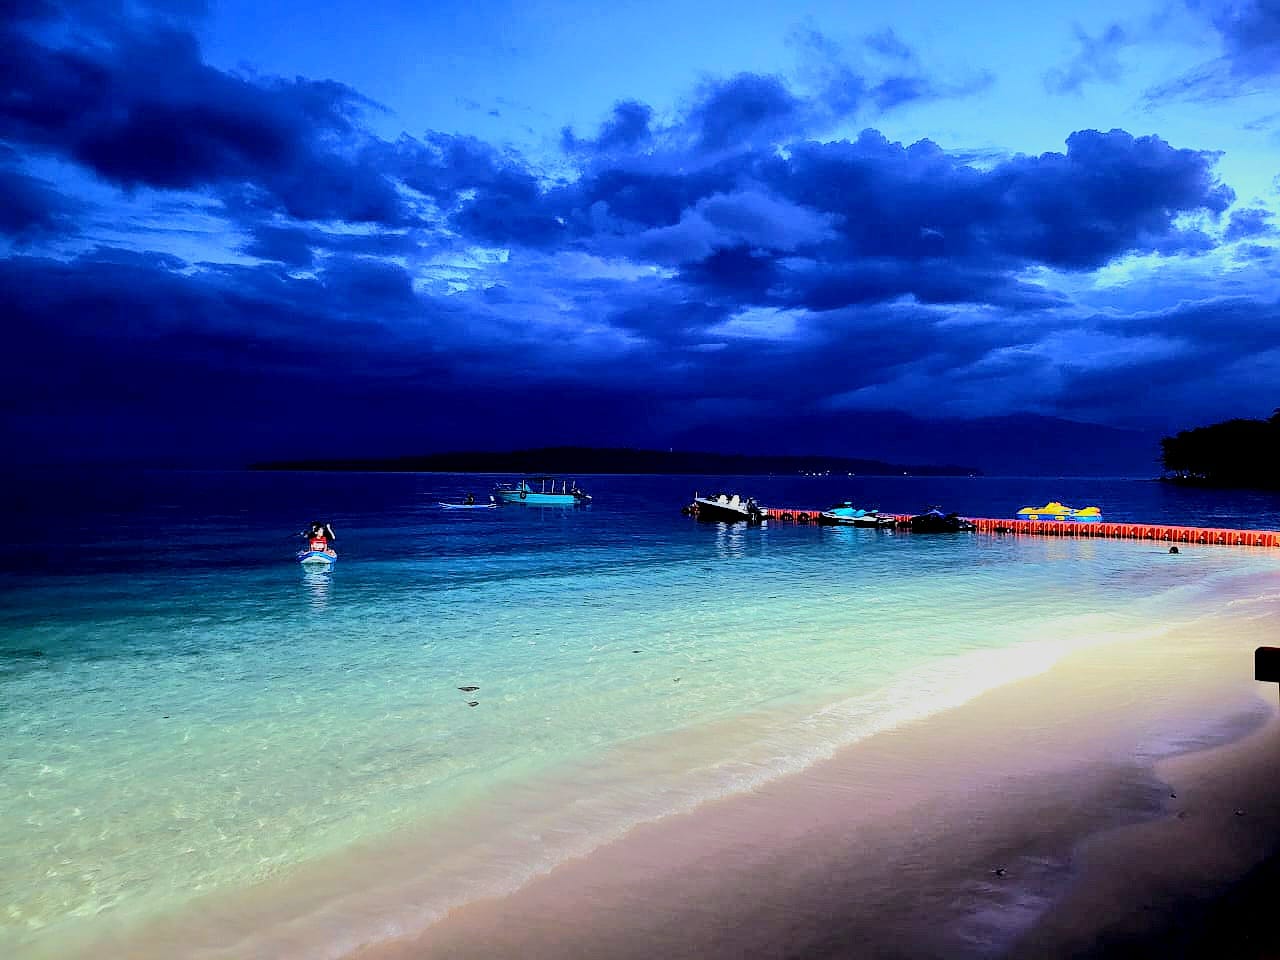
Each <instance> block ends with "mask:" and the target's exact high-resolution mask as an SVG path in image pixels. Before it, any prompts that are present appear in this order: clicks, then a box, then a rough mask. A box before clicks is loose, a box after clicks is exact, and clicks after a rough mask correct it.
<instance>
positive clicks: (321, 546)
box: [311, 537, 329, 553]
mask: <svg viewBox="0 0 1280 960" xmlns="http://www.w3.org/2000/svg"><path fill="white" fill-rule="evenodd" d="M311 549H312V550H314V551H315V552H316V553H324V552H325V551H326V550H327V549H329V541H328V540H326V539H325V538H324V537H312V538H311Z"/></svg>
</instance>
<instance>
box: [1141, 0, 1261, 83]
mask: <svg viewBox="0 0 1280 960" xmlns="http://www.w3.org/2000/svg"><path fill="white" fill-rule="evenodd" d="M1186 3H1187V6H1188V7H1189V8H1190V9H1191V10H1192V11H1193V12H1195V13H1197V14H1199V15H1200V16H1202V17H1203V18H1204V20H1205V22H1206V23H1207V24H1208V26H1209V27H1211V28H1212V30H1213V31H1214V32H1215V33H1216V34H1217V36H1218V38H1219V40H1220V41H1221V45H1222V53H1221V55H1220V56H1218V57H1215V58H1214V59H1212V60H1207V61H1205V62H1203V63H1199V64H1196V65H1195V66H1193V67H1192V68H1190V69H1189V70H1187V71H1185V72H1184V73H1182V74H1181V75H1179V76H1177V77H1175V78H1174V79H1172V80H1170V81H1167V82H1165V83H1162V84H1159V85H1157V86H1156V87H1154V88H1152V89H1151V90H1149V91H1148V92H1147V98H1148V99H1149V100H1151V101H1153V102H1158V101H1161V100H1165V99H1171V98H1184V97H1185V98H1188V99H1197V100H1223V99H1230V98H1233V97H1239V96H1244V95H1248V94H1254V93H1259V92H1261V91H1264V90H1271V89H1274V88H1275V86H1276V84H1277V81H1278V80H1280V6H1278V5H1277V4H1276V3H1275V0H1186Z"/></svg>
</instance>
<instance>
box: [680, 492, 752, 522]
mask: <svg viewBox="0 0 1280 960" xmlns="http://www.w3.org/2000/svg"><path fill="white" fill-rule="evenodd" d="M689 512H690V513H691V514H693V516H695V517H697V518H698V519H699V520H707V521H710V522H712V523H753V524H754V523H763V522H764V520H765V517H767V516H768V515H769V512H768V511H767V510H765V509H763V508H761V507H760V506H758V505H757V504H756V502H755V500H754V499H753V498H751V497H748V498H747V499H746V500H743V499H742V498H741V497H740V496H739V495H738V494H736V493H735V494H734V495H733V496H728V495H727V494H723V493H722V494H720V495H719V496H715V497H699V496H697V495H696V494H695V495H694V498H693V503H692V504H690V505H689Z"/></svg>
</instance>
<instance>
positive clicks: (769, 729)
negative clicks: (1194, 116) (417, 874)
mask: <svg viewBox="0 0 1280 960" xmlns="http://www.w3.org/2000/svg"><path fill="white" fill-rule="evenodd" d="M485 482H487V481H485ZM930 482H931V483H938V482H939V481H930ZM74 483H75V481H74V480H71V479H67V478H65V477H61V476H59V477H56V478H52V479H49V478H46V479H45V480H43V481H42V482H41V483H39V484H36V485H32V486H30V487H28V488H27V492H26V493H25V494H24V495H25V497H26V498H27V500H26V506H27V507H28V509H27V511H26V513H25V517H26V519H25V520H24V521H22V522H21V523H20V524H19V525H18V526H17V527H16V528H15V529H14V530H12V531H11V532H10V537H9V540H8V542H7V544H6V548H5V552H4V555H3V561H4V562H3V570H4V574H3V576H4V580H3V607H2V610H0V643H2V646H0V650H2V651H3V654H4V657H3V661H2V662H0V711H2V713H3V721H4V722H3V726H2V727H0V748H2V750H0V757H3V761H4V769H5V777H4V779H5V784H6V789H5V790H4V791H0V855H2V856H3V861H4V864H3V866H4V868H3V869H0V947H4V948H5V950H6V952H8V953H10V954H12V953H13V952H15V951H17V952H22V951H24V950H26V949H33V950H34V949H37V948H40V947H42V946H45V947H47V946H48V945H49V944H56V943H57V942H58V938H59V937H62V936H69V935H77V934H79V933H81V932H84V931H89V930H91V929H92V928H93V927H94V925H95V924H100V923H104V922H114V921H115V920H116V919H117V918H120V917H135V916H138V917H146V916H162V915H164V914H166V913H171V912H173V911H177V910H180V909H181V908H183V907H184V906H185V905H188V904H190V903H191V902H193V901H194V900H196V899H197V898H199V897H201V896H204V895H208V894H225V893H227V892H230V891H237V890H245V889H252V888H253V887H254V886H255V885H258V884H262V883H264V882H267V881H281V880H287V879H288V878H289V877H290V875H291V874H292V872H294V871H297V870H298V869H299V868H300V867H302V866H304V865H307V864H313V863H316V862H320V861H322V860H323V859H324V858H325V857H326V856H327V855H334V854H337V853H341V852H342V851H344V850H348V849H350V848H351V847H352V846H353V845H357V844H360V843H365V842H368V841H370V840H371V839H373V838H378V837H385V836H388V835H391V834H393V833H394V832H396V831H404V830H412V831H413V832H414V833H415V835H416V836H419V837H428V838H429V837H431V836H433V835H439V836H442V837H444V836H449V835H450V832H451V831H453V830H456V828H457V825H458V824H460V823H463V822H466V821H467V820H468V818H473V817H475V816H476V815H477V811H487V812H488V815H489V816H490V817H491V818H492V821H493V822H502V823H503V824H504V825H505V827H506V828H510V829H511V830H512V831H513V832H512V834H511V836H512V837H522V838H523V839H524V840H525V841H527V843H526V844H525V845H524V846H522V847H519V846H517V845H514V844H513V845H509V846H507V847H506V848H504V849H505V852H504V853H503V855H502V857H503V858H504V859H505V861H506V862H504V863H503V864H502V869H501V870H499V871H496V872H495V873H494V874H493V876H492V877H491V878H488V879H486V878H484V877H483V876H482V874H483V871H479V873H477V876H478V877H479V879H478V881H477V882H478V883H479V884H480V886H477V888H476V889H475V890H473V891H472V892H473V893H474V894H476V895H479V894H480V893H481V892H484V891H485V890H489V891H493V890H497V889H501V888H502V885H503V884H504V883H506V884H508V885H509V884H510V883H512V882H514V881H515V880H518V879H519V878H520V877H522V876H524V875H527V873H528V871H529V870H533V869H539V868H545V867H546V866H547V865H548V864H549V863H552V862H554V861H555V859H556V858H557V857H558V856H562V855H568V853H569V852H572V851H578V852H581V850H582V849H584V848H587V847H589V846H590V844H591V843H592V842H594V841H595V840H597V839H599V838H600V837H602V836H605V835H607V834H608V833H609V831H610V829H611V828H619V827H622V826H625V825H626V823H627V822H631V821H634V820H636V819H643V818H645V817H651V816H656V815H660V814H662V813H663V812H664V811H666V810H669V809H675V808H678V807H681V806H688V805H689V804H691V803H696V802H697V800H698V799H699V797H700V796H712V795H716V794H718V793H724V792H731V791H733V790H735V789H742V788H744V787H746V786H748V785H749V784H750V783H751V782H755V781H758V779H759V778H761V777H767V776H772V775H776V774H778V773H782V772H786V770H788V769H794V768H796V767H797V766H799V765H803V763H804V762H807V760H808V759H812V758H813V757H817V756H821V755H823V754H824V753H826V752H829V751H830V750H832V749H834V748H835V747H837V746H838V745H839V744H840V743H843V742H849V741H850V740H852V739H856V738H857V737H859V736H862V735H866V734H867V733H870V732H873V731H874V730H875V729H879V728H883V727H884V726H888V725H892V724H893V723H895V722H900V721H901V720H902V719H904V718H909V717H911V716H917V715H921V714H923V713H927V712H929V711H931V710H936V709H941V708H943V707H945V706H946V705H948V704H949V703H951V702H959V701H962V700H963V699H966V698H967V697H970V696H973V695H975V694H976V693H977V692H979V691H980V690H981V689H984V688H986V687H990V686H993V685H996V684H998V683H1001V682H1005V681H1006V680H1008V679H1012V678H1014V677H1017V676H1020V675H1025V674H1026V673H1027V672H1031V671H1034V670H1036V669H1042V668H1043V667H1044V666H1047V665H1048V663H1050V662H1052V659H1053V657H1055V656H1057V655H1058V654H1060V653H1061V652H1063V651H1065V650H1067V649H1069V648H1071V647H1072V646H1074V645H1078V644H1082V643H1089V642H1095V641H1096V640H1098V639H1099V638H1102V637H1104V636H1119V635H1137V634H1141V633H1142V632H1144V631H1148V630H1150V629H1151V627H1152V624H1153V623H1169V622H1176V621H1178V619H1179V618H1191V617H1194V616H1197V615H1201V614H1203V613H1204V611H1205V608H1206V604H1207V603H1208V601H1209V599H1210V598H1211V597H1212V596H1213V594H1214V591H1215V590H1216V589H1220V587H1221V584H1222V583H1223V582H1224V581H1226V580H1228V579H1230V578H1234V577H1238V576H1240V575H1242V574H1247V573H1249V572H1251V571H1256V570H1265V569H1275V568H1276V566H1277V560H1276V558H1275V557H1273V556H1270V555H1268V554H1266V553H1262V552H1258V551H1247V550H1246V551H1241V550H1227V549H1216V550H1214V549H1201V550H1193V549H1188V550H1187V551H1186V552H1185V553H1184V555H1183V556H1181V557H1179V558H1177V559H1176V560H1173V559H1172V558H1169V557H1168V556H1167V555H1165V554H1164V552H1163V551H1164V548H1162V547H1159V546H1154V545H1150V544H1141V543H1126V542H1094V541H1056V540H1039V539H1033V538H1025V539H992V538H978V537H972V536H964V537H935V538H929V537H911V536H904V535H886V534H884V533H879V532H877V531H862V530H851V529H818V528H804V527H786V526H776V525H775V526H771V527H768V528H765V529H745V528H727V527H722V526H709V525H699V524H695V523H693V522H690V521H687V520H684V519H683V518H681V517H679V516H678V513H677V509H678V506H679V504H680V503H681V502H682V501H683V500H685V499H687V493H688V491H687V490H686V488H688V487H691V486H692V485H693V484H694V481H690V480H689V479H687V478H596V479H595V482H594V483H593V484H590V485H588V484H587V483H585V482H584V484H583V485H584V486H588V488H589V489H592V490H593V492H594V493H595V494H596V497H597V499H596V502H595V503H594V504H593V505H592V506H591V507H588V508H578V509H574V508H554V509H552V508H546V509H540V508H529V507H510V508H502V509H499V510H494V511H477V512H474V513H463V512H461V511H444V510H441V509H439V508H438V507H437V506H436V503H435V501H436V500H437V499H455V498H457V497H458V496H459V495H460V494H461V493H462V492H464V491H466V490H476V491H477V492H480V491H482V490H483V489H484V487H483V485H482V482H481V481H479V480H476V479H473V478H459V477H441V476H430V475H422V476H373V477H352V476H344V477H325V476H317V475H250V474H244V475H241V474H227V475H189V474H146V475H120V476H118V477H114V478H109V479H108V480H107V481H104V482H100V483H99V484H98V485H97V487H96V489H95V490H93V491H92V493H86V495H85V496H84V497H83V498H81V499H80V500H77V501H74V502H75V503H76V504H77V505H76V506H75V507H74V508H68V507H66V506H65V504H67V503H69V502H72V501H71V500H69V499H68V498H67V497H66V496H65V495H64V494H65V492H66V490H67V488H68V486H69V485H70V486H74ZM770 483H773V484H775V485H780V484H783V483H795V481H785V482H784V481H769V480H759V481H756V487H755V489H761V488H764V489H761V493H762V494H763V495H762V496H760V499H762V500H763V501H765V502H769V500H770V499H773V500H774V502H777V501H778V500H779V499H781V498H786V499H787V500H788V501H789V502H792V503H805V502H806V499H801V498H807V500H808V501H812V502H817V503H819V504H821V503H823V502H825V501H827V500H830V499H835V496H834V495H833V494H839V493H841V491H838V490H835V491H831V490H827V489H823V488H819V489H807V490H806V489H800V490H797V489H794V488H781V487H780V488H778V489H775V490H773V491H772V492H771V491H770V490H768V485H769V484H770ZM971 483H972V482H971ZM1000 483H1001V482H997V481H991V482H989V483H988V485H987V486H985V487H982V486H979V487H973V486H972V485H971V486H970V487H969V488H968V495H969V496H970V497H973V498H977V499H981V498H982V497H987V498H988V499H989V500H993V501H994V500H996V499H1014V500H1016V499H1017V494H1018V493H1021V492H1022V491H1021V490H1020V489H1019V490H1016V491H1014V490H1008V489H1006V488H1004V487H1002V486H1000ZM1084 483H1094V484H1104V482H1101V481H1089V482H1084ZM1126 491H1128V493H1129V496H1130V499H1139V498H1140V497H1141V496H1146V497H1148V498H1151V497H1163V496H1164V495H1165V494H1164V491H1154V492H1153V491H1152V490H1151V489H1150V485H1146V486H1141V487H1140V486H1137V485H1132V486H1129V487H1126V486H1124V485H1123V484H1122V483H1120V482H1110V486H1106V485H1102V486H1097V487H1096V488H1095V489H1084V490H1081V491H1079V492H1080V494H1081V495H1083V496H1088V495H1090V494H1092V495H1093V497H1092V499H1091V502H1093V501H1096V500H1097V499H1102V495H1103V494H1105V495H1107V496H1111V497H1113V498H1115V499H1117V500H1120V499H1122V498H1123V497H1124V496H1125V493H1126ZM1135 491H1136V492H1135ZM744 492H746V491H745V488H744ZM876 492H877V493H879V494H880V495H882V496H890V497H898V498H900V499H899V500H898V501H897V502H898V503H901V502H903V501H907V500H909V499H911V498H912V497H913V496H916V495H920V494H921V492H922V491H920V490H919V489H917V488H915V487H912V486H910V485H909V484H907V483H906V481H903V482H902V484H900V485H899V487H898V488H897V489H896V490H895V489H893V488H886V489H882V490H878V491H876ZM932 492H933V491H927V492H925V496H921V497H920V498H921V499H930V500H932V499H936V498H935V497H932V496H927V494H928V493H932ZM1053 493H1054V495H1055V496H1056V495H1057V490H1056V489H1055V491H1053ZM844 495H848V494H847V493H846V494H844ZM1033 499H1035V498H1031V499H1027V501H1026V502H1032V500H1033ZM1039 499H1040V500H1044V499H1046V498H1045V497H1044V496H1041V497H1039ZM55 501H56V502H57V503H58V504H61V505H62V506H61V507H59V508H58V509H56V510H55V509H54V507H53V506H52V504H53V503H54V502H55ZM885 505H886V506H888V507H890V508H891V509H892V508H897V503H894V504H889V503H886V504H885ZM904 506H905V507H907V508H909V507H910V504H909V503H907V504H904ZM1146 506H1147V508H1148V510H1149V511H1158V510H1159V509H1161V507H1160V504H1159V503H1157V502H1156V501H1154V500H1152V501H1150V502H1148V503H1147V504H1146ZM1261 507H1262V509H1263V511H1265V510H1266V509H1274V504H1269V503H1268V502H1265V501H1263V502H1261ZM1011 509H1016V504H1015V506H1014V507H1012V508H1011ZM1199 509H1201V510H1202V511H1203V512H1204V514H1205V516H1213V517H1219V516H1222V515H1230V514H1231V513H1232V511H1233V510H1234V511H1236V513H1238V514H1240V515H1241V516H1245V517H1246V519H1247V518H1248V516H1265V515H1266V514H1265V512H1264V513H1260V512H1259V502H1258V501H1256V500H1252V499H1245V500H1243V501H1232V500H1231V499H1230V498H1217V499H1215V500H1213V501H1212V503H1210V504H1208V505H1207V506H1206V505H1205V503H1203V502H1202V503H1201V506H1200V507H1199ZM1187 510H1188V508H1187V505H1186V504H1183V509H1182V511H1181V515H1180V516H1179V517H1178V518H1177V519H1179V520H1180V521H1181V522H1195V521H1196V520H1197V519H1199V518H1197V517H1188V516H1187V515H1186V514H1187ZM968 512H972V513H979V512H984V511H980V510H977V509H971V510H969V511H968ZM1008 512H1011V510H1010V511H1008ZM1108 512H1109V513H1111V514H1112V515H1114V513H1115V511H1114V510H1109V511H1108ZM312 514H314V515H316V516H326V517H329V518H332V519H333V521H334V523H335V526H336V527H337V531H338V541H337V546H338V550H339V554H340V558H341V559H340V560H339V563H338V565H337V568H336V569H335V570H334V571H333V573H332V574H310V573H304V572H302V571H300V570H299V569H298V567H297V566H296V565H295V564H293V563H292V562H291V561H290V558H291V556H292V551H293V550H294V549H295V543H294V541H293V540H292V539H291V537H290V534H291V533H292V531H293V530H294V529H296V528H297V527H299V526H301V524H302V523H303V522H305V521H306V520H309V519H311V515H312ZM1138 518H1144V519H1145V518H1149V519H1160V518H1159V517H1153V516H1150V515H1149V514H1148V515H1147V516H1143V515H1141V514H1140V515H1139V516H1138ZM1209 522H1223V521H1222V520H1220V519H1219V520H1217V521H1209ZM1241 525H1244V524H1241ZM1258 525H1260V526H1261V525H1266V524H1258ZM1029 652H1030V653H1029ZM472 685H474V686H477V687H478V688H479V689H478V690H476V691H474V692H463V691H461V690H459V689H458V688H459V687H463V686H472ZM472 701H475V702H476V706H469V703H471V702H472ZM682 731H684V732H687V735H688V737H687V738H688V742H689V743H691V744H692V743H694V742H696V744H697V749H693V748H692V747H691V748H690V750H689V752H687V753H682V752H681V751H680V750H667V749H665V748H664V750H663V751H662V752H661V755H655V754H654V751H653V750H651V749H650V747H649V746H648V745H650V744H657V743H670V742H671V741H670V738H671V737H672V736H673V735H674V734H677V733H680V732H682ZM664 738H666V739H665V740H664ZM567 771H572V772H573V776H575V777H577V778H579V779H580V783H581V789H580V790H579V791H578V793H577V795H576V796H575V798H574V801H573V802H574V803H575V804H580V805H581V809H580V810H579V811H578V812H577V813H575V812H574V811H564V810H561V811H558V812H557V811H556V810H555V809H554V808H555V806H556V804H557V803H562V802H563V799H562V797H563V795H562V794H558V795H559V796H561V799H560V800H556V799H555V798H553V797H551V796H550V794H546V793H545V792H544V794H540V795H539V796H540V797H541V799H540V800H531V799H530V796H531V792H532V793H538V785H540V784H547V783H558V784H559V785H560V786H561V787H562V786H563V777H562V776H560V774H561V773H562V772H567ZM551 814H556V815H557V816H560V817H561V821H557V822H562V823H569V822H576V823H579V824H581V823H586V822H590V823H591V824H592V825H593V826H592V829H593V830H595V831H596V832H595V833H593V832H592V831H591V830H581V831H578V832H574V835H573V836H569V833H570V832H573V831H571V830H569V829H568V828H565V827H563V826H561V827H558V828H556V830H557V831H558V833H557V832H555V831H552V832H548V831H547V830H545V829H544V827H545V826H546V823H547V817H548V816H550V815H551ZM522 818H526V819H527V821H528V829H523V828H522V827H521V824H522V822H523V821H522ZM535 823H536V824H537V825H538V826H537V828H536V829H535V826H534V825H535ZM487 839H492V838H487ZM557 843H559V844H560V846H557ZM451 849H452V850H453V852H454V853H459V852H460V853H463V854H465V853H466V852H467V849H468V848H467V847H466V845H465V844H462V845H455V847H454V848H451ZM477 849H478V848H477ZM488 853H489V854H490V857H491V859H492V853H493V851H492V849H489V850H488ZM535 861H536V863H535ZM419 866H422V867H424V868H426V869H428V870H429V868H430V866H431V865H430V864H425V865H419ZM484 883H491V885H490V886H489V887H485V886H484V885H483V884H484Z"/></svg>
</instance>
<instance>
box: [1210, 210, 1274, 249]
mask: <svg viewBox="0 0 1280 960" xmlns="http://www.w3.org/2000/svg"><path fill="white" fill-rule="evenodd" d="M1274 219H1275V216H1274V214H1272V212H1271V211H1270V210H1267V209H1265V208H1263V207H1248V208H1246V209H1243V210H1232V211H1231V219H1230V220H1229V221H1228V223H1227V229H1226V230H1225V231H1224V232H1223V239H1225V240H1226V241H1228V242H1233V241H1236V240H1246V239H1250V238H1253V237H1266V236H1274V235H1275V234H1276V233H1277V232H1280V231H1277V230H1276V225H1275V224H1274V223H1272V222H1271V221H1272V220H1274Z"/></svg>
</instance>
